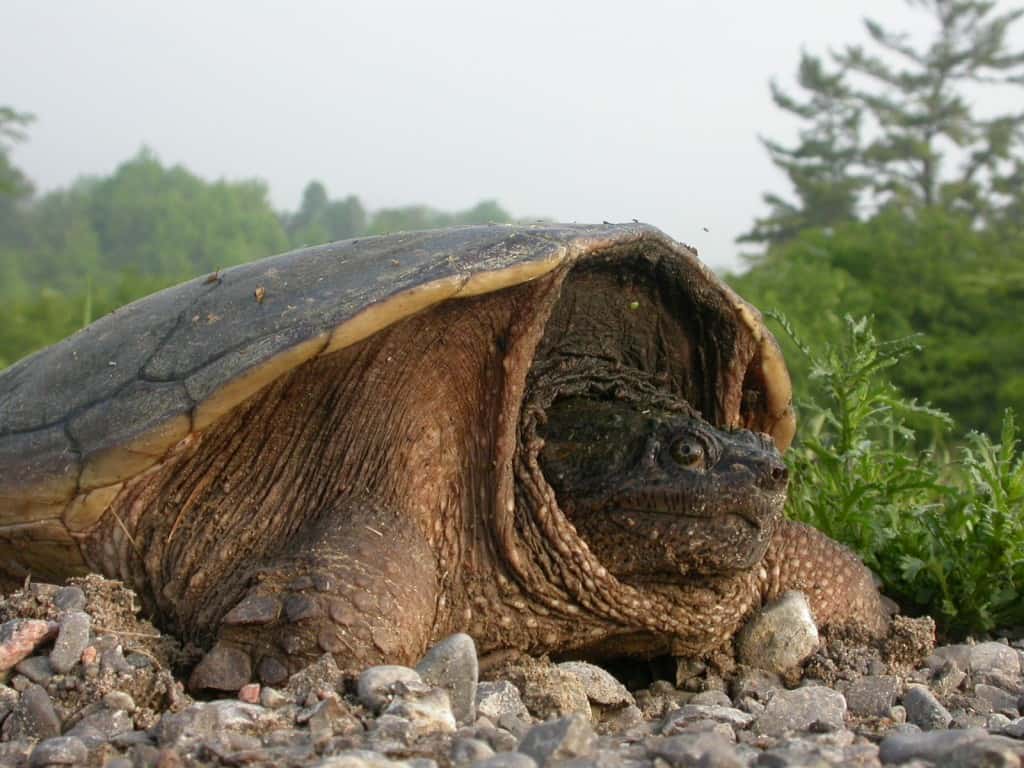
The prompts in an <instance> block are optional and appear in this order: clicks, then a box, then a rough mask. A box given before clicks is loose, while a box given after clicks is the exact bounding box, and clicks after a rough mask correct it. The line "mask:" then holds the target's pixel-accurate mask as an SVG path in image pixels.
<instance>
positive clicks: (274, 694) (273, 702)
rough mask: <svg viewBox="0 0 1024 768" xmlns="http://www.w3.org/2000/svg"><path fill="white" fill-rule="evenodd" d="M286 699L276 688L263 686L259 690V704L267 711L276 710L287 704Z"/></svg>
mask: <svg viewBox="0 0 1024 768" xmlns="http://www.w3.org/2000/svg"><path fill="white" fill-rule="evenodd" d="M288 703H289V702H288V697H287V696H285V695H284V694H283V693H281V692H280V691H279V690H277V689H276V688H271V687H269V686H263V688H262V689H261V690H260V704H262V705H263V706H264V707H266V708H267V709H277V708H279V707H283V706H285V705H286V704H288Z"/></svg>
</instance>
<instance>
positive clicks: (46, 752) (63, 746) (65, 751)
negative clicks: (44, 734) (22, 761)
mask: <svg viewBox="0 0 1024 768" xmlns="http://www.w3.org/2000/svg"><path fill="white" fill-rule="evenodd" d="M88 758H89V751H88V750H87V749H86V748H85V744H83V743H82V742H81V740H80V739H77V738H75V737H74V736H54V737H52V738H49V739H45V740H43V741H40V742H39V743H38V744H36V747H35V749H33V750H32V755H31V757H30V758H29V766H31V768H45V766H48V765H82V764H83V763H85V761H86V760H88Z"/></svg>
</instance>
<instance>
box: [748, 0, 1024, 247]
mask: <svg viewBox="0 0 1024 768" xmlns="http://www.w3.org/2000/svg"><path fill="white" fill-rule="evenodd" d="M908 2H909V3H910V4H911V5H913V6H916V7H918V8H920V9H921V10H922V11H923V12H925V13H927V14H928V15H929V16H930V17H931V18H932V20H933V21H934V22H935V25H934V29H935V31H934V34H932V35H931V36H930V37H929V39H928V40H926V41H924V42H915V41H914V40H912V39H911V37H910V36H909V35H907V34H903V33H897V32H892V31H889V30H887V29H886V28H885V27H883V26H882V25H881V24H880V23H879V22H877V21H873V20H870V19H868V20H865V23H864V24H865V28H866V30H867V33H868V36H869V38H870V43H871V45H872V46H873V48H872V50H871V51H869V50H867V49H866V48H865V47H864V46H861V45H851V46H847V47H845V48H844V49H843V50H842V51H840V52H838V53H832V54H830V59H831V65H832V69H831V70H830V69H828V68H827V67H826V65H824V64H823V63H822V62H821V60H819V59H817V58H815V57H813V56H809V55H808V54H804V55H803V56H802V58H801V63H800V69H799V73H798V84H799V86H800V88H801V89H803V91H805V92H806V97H805V99H804V100H799V99H797V98H794V97H791V96H789V95H788V94H786V93H785V92H784V91H782V89H781V88H779V87H778V86H777V85H775V84H773V86H772V96H773V98H774V100H775V103H776V104H777V105H778V106H779V107H780V108H782V109H784V110H786V111H787V112H790V113H791V114H794V115H796V116H797V117H799V118H801V119H802V120H804V121H806V123H805V126H806V127H805V128H804V129H803V130H802V131H801V132H800V137H799V143H798V144H797V145H796V146H795V147H793V148H787V147H785V146H783V145H782V144H780V143H778V142H774V141H769V140H765V141H764V143H765V145H766V147H767V148H768V151H769V153H770V154H771V156H772V160H773V162H774V163H775V164H776V165H777V166H779V167H780V168H781V169H782V170H783V171H784V172H785V173H786V174H787V176H788V177H789V180H790V182H791V183H792V185H793V187H794V190H795V192H796V197H797V201H796V202H794V203H790V202H787V201H785V200H782V199H781V198H779V197H778V196H776V195H771V194H769V195H765V201H766V202H767V203H768V204H769V206H770V211H769V214H768V216H766V217H765V218H763V219H759V220H758V221H757V222H756V224H755V226H754V228H753V230H752V231H751V232H749V233H747V234H746V235H745V236H743V237H742V238H741V240H745V241H748V242H749V241H752V242H764V243H768V244H774V243H779V242H783V241H786V240H788V239H791V238H792V236H793V235H794V234H795V232H796V231H799V229H801V228H803V227H814V226H819V227H820V226H831V225H833V224H835V223H838V222H840V221H844V220H850V219H853V218H856V214H857V212H858V210H859V209H860V208H868V209H874V208H877V207H895V208H897V209H900V210H904V211H906V212H913V211H914V210H915V209H918V208H921V207H929V206H937V207H940V208H942V209H944V210H946V211H949V212H957V213H962V214H964V215H966V216H968V217H969V218H970V219H971V220H972V221H973V222H975V223H976V224H985V223H996V222H1004V223H1005V222H1015V221H1018V220H1019V216H1020V214H1021V212H1024V198H1022V194H1024V193H1022V191H1021V187H1022V185H1021V181H1022V180H1024V111H1022V110H1016V111H1010V112H1006V113H1003V114H997V115H994V116H985V117H983V116H980V115H979V114H978V111H977V109H976V108H975V106H974V104H973V103H972V98H973V97H974V96H976V95H977V94H978V93H979V92H980V89H982V88H987V87H1002V88H1004V89H1005V88H1009V89H1012V90H1013V91H1014V97H1015V98H1018V102H1017V103H1019V95H1018V93H1017V91H1016V88H1018V87H1020V86H1024V51H1012V50H1010V41H1009V37H1008V32H1009V30H1010V28H1011V27H1012V25H1013V24H1014V22H1016V21H1017V20H1018V19H1019V18H1020V17H1021V16H1022V15H1024V9H1018V10H1012V11H1007V12H1003V13H997V12H996V2H994V1H993V0H908ZM1011 103H1012V102H1011Z"/></svg>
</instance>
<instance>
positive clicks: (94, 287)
mask: <svg viewBox="0 0 1024 768" xmlns="http://www.w3.org/2000/svg"><path fill="white" fill-rule="evenodd" d="M29 120H30V118H29V116H27V115H21V114H19V113H16V112H14V110H11V109H9V108H0V185H2V183H3V182H4V179H7V181H8V182H10V183H8V184H7V185H6V187H2V188H0V192H4V191H6V193H7V194H0V301H2V302H3V305H4V322H3V323H0V368H2V367H4V366H6V365H9V364H10V363H13V362H14V361H15V360H17V359H19V358H20V357H22V356H24V355H26V354H29V353H30V352H32V351H34V350H36V349H39V348H40V347H43V346H45V345H47V344H51V343H53V342H55V341H58V340H59V339H62V338H64V337H65V336H68V335H70V334H71V333H73V332H74V331H76V330H77V329H78V328H80V327H82V326H83V325H86V324H88V323H89V322H91V321H92V320H94V319H96V318H97V317H100V316H101V315H103V314H106V313H107V312H110V311H112V310H113V309H116V308H117V307H118V306H121V305H122V304H126V303H127V302H129V301H132V300H134V299H136V298H139V297H140V296H144V295H146V294H148V293H151V292H153V291H155V290H158V289H160V288H163V287H166V286H168V285H173V284H175V283H178V282H181V281H182V280H186V279H188V278H191V277H194V276H196V275H199V274H203V273H212V272H214V271H216V270H218V269H220V268H223V267H229V266H232V265H234V264H240V263H243V262H246V261H249V260H251V259H255V258H261V257H263V256H268V255H270V254H273V253H279V252H281V251H284V250H287V249H288V248H289V247H300V246H303V245H309V244H314V243H322V242H328V241H332V240H341V239H345V238H350V237H357V236H360V235H363V234H367V233H376V232H387V231H392V230H395V229H424V228H430V227H439V226H447V225H449V224H465V223H482V222H487V221H509V220H510V219H509V216H508V214H507V213H506V212H505V211H503V210H502V209H501V208H500V207H498V205H497V204H496V203H494V202H492V201H485V202H482V203H480V204H479V205H477V206H475V207H474V208H471V209H469V210H467V211H462V212H459V213H454V214H449V213H444V212H440V211H435V210H433V209H431V208H426V207H423V206H412V207H409V208H395V209H390V210H385V211H381V212H379V213H377V214H376V215H375V216H373V217H372V219H370V220H369V221H368V219H369V217H368V216H367V213H366V211H365V210H364V209H363V206H362V204H361V203H360V202H359V199H358V198H357V197H355V196H349V197H346V198H344V199H340V200H331V199H330V198H329V197H328V194H327V190H326V188H325V187H324V185H323V184H321V183H320V182H316V181H314V182H311V183H310V184H309V185H308V186H307V187H306V190H305V192H304V194H303V199H302V204H301V206H300V208H299V210H298V211H296V212H295V213H294V214H288V213H284V214H280V215H278V214H277V213H275V212H274V211H273V209H272V208H271V206H270V202H269V199H268V193H267V188H266V185H265V184H263V183H262V182H260V181H254V180H249V181H234V182H228V181H216V182H208V181H205V180H203V179H200V178H199V177H197V176H195V175H194V174H192V173H190V172H189V171H187V170H186V169H185V168H182V167H181V166H174V167H166V166H164V165H163V164H162V163H161V162H160V161H159V159H158V158H157V157H156V155H155V154H154V153H153V152H152V151H150V150H148V149H143V150H142V151H140V152H139V153H138V154H137V155H136V156H135V157H133V158H131V159H130V160H128V161H127V162H125V163H123V164H121V165H120V166H119V167H118V168H117V169H116V170H115V171H114V173H113V174H111V175H110V176H107V177H103V178H83V179H80V180H78V181H77V182H75V183H74V184H73V185H71V186H70V187H69V188H67V189H60V190H56V191H53V192H49V193H47V194H45V195H43V196H42V197H39V198H36V199H33V198H32V196H31V185H30V184H28V182H27V180H25V179H24V176H23V175H22V174H21V173H20V172H18V171H17V169H14V168H13V167H12V166H10V164H9V163H8V161H7V153H6V147H5V146H4V144H3V141H4V140H9V141H13V140H19V139H22V138H24V134H23V133H22V128H23V127H24V126H25V125H27V124H28V122H29ZM5 174H6V175H5Z"/></svg>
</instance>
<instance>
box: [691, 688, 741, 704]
mask: <svg viewBox="0 0 1024 768" xmlns="http://www.w3.org/2000/svg"><path fill="white" fill-rule="evenodd" d="M687 703H688V704H701V705H708V706H715V707H731V706H732V699H730V698H729V694H727V693H726V692H725V691H717V690H715V691H701V692H700V693H698V694H697V695H696V696H694V697H693V698H692V699H690V701H689V702H687Z"/></svg>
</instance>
